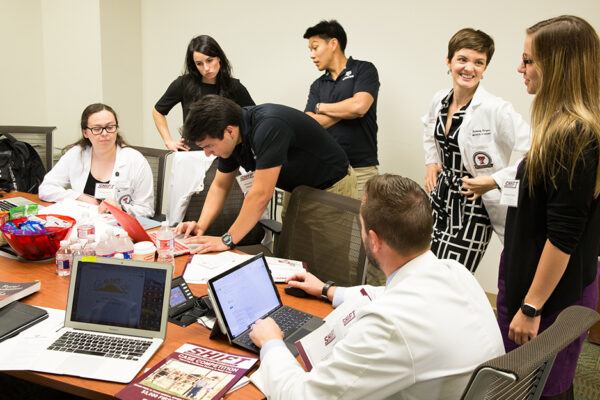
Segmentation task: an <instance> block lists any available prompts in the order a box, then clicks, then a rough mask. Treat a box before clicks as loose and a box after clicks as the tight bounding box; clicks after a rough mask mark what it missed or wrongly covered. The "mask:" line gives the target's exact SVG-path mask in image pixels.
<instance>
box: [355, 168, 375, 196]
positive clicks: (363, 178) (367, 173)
mask: <svg viewBox="0 0 600 400" xmlns="http://www.w3.org/2000/svg"><path fill="white" fill-rule="evenodd" d="M354 172H356V185H357V187H358V199H359V200H362V198H363V196H364V194H365V184H366V183H367V181H368V180H369V179H371V178H372V177H374V176H377V175H379V170H378V169H377V166H376V165H373V166H371V167H361V168H354Z"/></svg>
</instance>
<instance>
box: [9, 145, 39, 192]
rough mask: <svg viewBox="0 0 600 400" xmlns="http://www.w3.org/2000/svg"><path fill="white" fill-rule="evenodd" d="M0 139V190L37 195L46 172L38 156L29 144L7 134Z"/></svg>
mask: <svg viewBox="0 0 600 400" xmlns="http://www.w3.org/2000/svg"><path fill="white" fill-rule="evenodd" d="M3 135H4V136H5V137H4V138H2V139H0V190H4V191H7V192H10V191H11V190H16V191H19V192H27V193H34V194H37V193H38V187H39V186H40V183H42V181H43V180H44V175H46V170H45V168H44V164H43V163H42V159H41V158H40V155H39V154H38V153H37V152H36V151H35V149H34V148H33V146H31V145H30V144H29V143H25V142H20V141H18V140H17V139H15V138H14V137H13V136H12V135H9V134H8V133H4V134H3Z"/></svg>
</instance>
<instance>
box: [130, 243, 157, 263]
mask: <svg viewBox="0 0 600 400" xmlns="http://www.w3.org/2000/svg"><path fill="white" fill-rule="evenodd" d="M154 253H156V247H154V243H152V242H138V243H136V244H134V245H133V259H134V260H142V261H154Z"/></svg>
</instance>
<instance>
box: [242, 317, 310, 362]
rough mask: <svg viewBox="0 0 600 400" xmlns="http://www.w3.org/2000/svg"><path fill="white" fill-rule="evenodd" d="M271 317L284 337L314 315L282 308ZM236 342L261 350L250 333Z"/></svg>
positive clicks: (243, 335)
mask: <svg viewBox="0 0 600 400" xmlns="http://www.w3.org/2000/svg"><path fill="white" fill-rule="evenodd" d="M269 316H270V317H271V318H273V320H274V321H275V322H276V323H277V325H278V326H279V329H281V331H282V332H283V336H284V337H287V336H288V335H289V334H291V333H293V332H294V331H295V330H296V329H298V328H299V327H301V326H302V325H304V324H305V323H307V322H308V321H309V320H310V319H311V318H312V315H310V314H307V313H305V312H303V311H300V310H297V309H295V308H291V307H288V306H283V307H281V308H280V309H279V310H277V312H276V313H274V314H271V315H269ZM236 341H237V342H238V343H240V342H241V343H243V344H245V345H246V346H250V347H252V348H256V350H257V351H258V350H259V349H258V347H257V346H256V345H255V344H254V342H252V339H250V331H247V332H246V333H244V334H242V335H240V336H238V337H237V338H236Z"/></svg>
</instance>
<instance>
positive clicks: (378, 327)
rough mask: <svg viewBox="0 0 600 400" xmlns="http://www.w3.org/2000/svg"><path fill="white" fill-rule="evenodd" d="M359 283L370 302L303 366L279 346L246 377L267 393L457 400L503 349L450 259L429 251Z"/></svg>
mask: <svg viewBox="0 0 600 400" xmlns="http://www.w3.org/2000/svg"><path fill="white" fill-rule="evenodd" d="M363 287H365V286H363ZM360 288H361V287H353V288H348V289H347V290H346V291H345V293H344V299H347V300H349V301H351V299H352V298H356V297H358V296H361V294H360V293H359V290H360ZM366 288H367V291H368V292H369V294H370V295H371V297H372V298H373V301H372V302H371V303H369V304H367V305H365V306H363V307H362V308H361V309H360V310H359V311H358V312H357V316H356V322H354V324H353V325H352V326H351V327H350V329H349V331H348V333H347V335H346V336H345V337H344V338H343V339H342V340H340V341H339V342H338V343H336V344H335V347H334V348H333V350H332V352H331V353H330V354H329V355H327V356H326V357H325V358H324V359H323V360H321V361H320V362H319V364H317V365H316V366H315V368H313V369H312V370H311V371H310V372H308V373H307V372H305V371H304V370H303V369H302V367H301V366H300V364H298V362H297V361H296V359H295V358H294V356H292V354H291V353H290V351H289V350H288V349H287V348H286V347H285V346H284V345H281V346H273V347H271V348H270V349H268V350H267V351H266V352H265V354H261V357H262V359H261V363H260V368H259V369H258V371H257V372H255V373H254V375H252V377H251V380H252V381H253V382H255V383H256V384H257V386H258V387H259V388H260V389H261V390H262V391H263V393H264V394H265V395H266V396H267V398H268V399H285V400H295V399H321V400H327V399H411V400H414V399H423V400H425V399H426V400H435V399H438V400H440V399H448V400H449V399H458V398H460V395H461V394H462V392H463V390H464V388H465V387H466V384H467V382H468V381H469V377H470V375H471V373H472V371H473V370H474V368H475V367H476V366H477V365H479V364H480V363H482V362H484V361H487V360H489V359H492V358H495V357H497V356H500V355H502V354H504V345H503V343H502V337H501V336H500V329H499V328H498V323H497V322H496V318H495V316H494V312H493V311H492V308H491V306H490V303H489V301H488V299H487V297H486V296H485V293H484V291H483V289H482V288H481V286H480V285H479V284H478V283H477V280H475V278H474V277H473V275H472V274H471V273H470V272H469V271H468V270H467V269H466V268H465V267H464V266H462V265H461V264H460V263H458V262H456V261H454V260H439V259H438V258H437V257H436V256H435V255H434V254H433V253H431V252H430V251H428V252H426V253H425V254H423V255H421V256H419V257H417V258H415V259H413V260H411V261H410V262H408V263H407V264H405V265H404V266H402V267H400V269H399V270H398V271H397V272H396V274H395V275H394V276H393V278H392V280H391V282H390V283H389V285H388V286H387V287H385V288H383V287H377V288H375V287H372V286H366Z"/></svg>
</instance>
